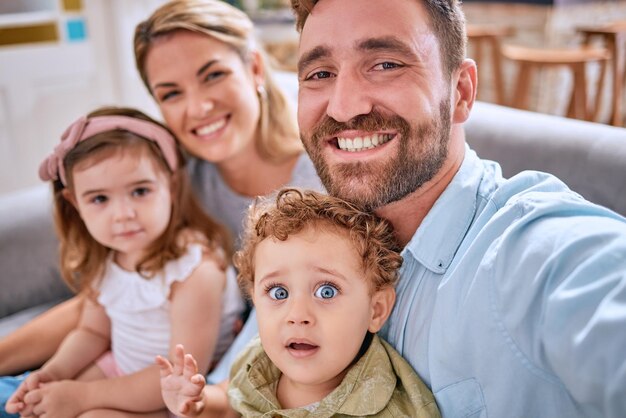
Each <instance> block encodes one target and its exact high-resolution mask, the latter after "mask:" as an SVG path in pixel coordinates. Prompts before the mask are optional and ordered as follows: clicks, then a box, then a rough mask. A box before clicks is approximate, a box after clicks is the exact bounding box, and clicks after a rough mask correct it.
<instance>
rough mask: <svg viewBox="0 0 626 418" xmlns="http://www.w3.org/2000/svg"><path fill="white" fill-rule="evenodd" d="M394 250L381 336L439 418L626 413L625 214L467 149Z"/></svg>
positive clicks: (245, 336)
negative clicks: (393, 287) (507, 175)
mask: <svg viewBox="0 0 626 418" xmlns="http://www.w3.org/2000/svg"><path fill="white" fill-rule="evenodd" d="M402 255H403V257H404V263H403V266H402V270H401V272H400V281H399V283H398V286H397V300H396V305H395V308H394V310H393V313H392V315H391V317H390V319H389V321H388V322H387V324H386V325H385V327H384V328H383V330H382V331H381V333H380V334H381V336H383V337H384V338H385V339H387V340H388V341H389V342H390V343H391V344H392V345H393V346H394V347H395V348H396V349H397V350H398V351H399V352H400V354H402V355H403V356H404V357H405V358H406V359H407V360H408V361H409V363H410V364H411V365H412V366H413V368H414V369H415V370H416V371H417V373H418V374H419V375H420V376H421V377H422V379H424V381H425V382H426V383H427V384H428V385H429V386H430V387H431V388H432V390H433V392H434V394H435V397H436V399H437V403H438V405H439V408H440V409H441V412H442V415H443V417H444V418H453V417H454V418H456V417H490V418H518V417H519V418H530V417H532V418H537V417H546V418H548V417H550V418H557V417H558V418H560V417H567V418H571V417H586V416H591V417H595V416H597V417H600V416H602V417H611V418H617V417H620V418H623V417H626V220H625V219H624V218H622V217H620V216H619V215H617V214H615V213H613V212H611V211H609V210H607V209H605V208H602V207H600V206H596V205H593V204H591V203H589V202H586V201H585V200H583V199H582V198H581V197H580V196H579V195H577V194H576V193H573V192H571V191H570V190H569V189H567V187H566V186H565V185H564V184H563V183H561V182H560V181H559V180H557V179H556V178H555V177H553V176H550V175H547V174H544V173H538V172H525V173H522V174H519V175H517V176H515V177H513V178H511V179H509V180H505V179H504V178H502V175H501V172H500V167H499V166H498V165H497V164H495V163H493V162H489V161H484V160H480V159H479V158H478V157H477V156H476V155H475V153H474V152H473V151H471V150H469V148H467V149H466V155H465V159H464V161H463V164H462V165H461V167H460V169H459V171H458V173H457V174H456V176H455V177H454V179H453V180H452V182H451V183H450V185H449V186H448V187H447V189H446V190H445V192H444V193H443V194H442V195H441V196H440V197H439V199H438V200H437V202H436V203H435V205H434V206H433V208H432V209H431V211H430V212H429V213H428V215H427V216H426V218H425V219H424V220H423V222H422V224H421V225H420V227H419V228H418V230H417V231H416V233H415V235H414V236H413V238H412V239H411V241H410V242H409V244H408V245H407V246H406V247H405V249H404V251H403V253H402ZM248 322H249V323H250V324H248V325H247V326H246V328H245V330H246V331H245V332H244V333H242V334H243V335H241V336H240V337H241V338H240V339H239V340H238V343H237V344H235V346H234V347H233V348H234V350H233V351H235V352H236V351H239V349H240V348H241V346H242V345H243V344H245V342H246V341H247V340H249V339H250V336H251V335H254V334H255V333H256V323H255V321H248ZM249 325H252V326H249ZM231 361H232V360H228V358H227V359H226V363H227V364H230V362H231ZM225 366H226V364H225V365H224V366H223V367H222V371H221V375H220V371H219V370H218V374H217V375H215V376H214V380H213V381H216V380H215V379H217V380H219V379H222V378H226V377H227V367H225Z"/></svg>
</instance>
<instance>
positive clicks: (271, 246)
mask: <svg viewBox="0 0 626 418" xmlns="http://www.w3.org/2000/svg"><path fill="white" fill-rule="evenodd" d="M393 237H394V235H393V230H392V228H391V226H390V224H389V223H388V222H386V221H384V220H382V219H380V218H378V217H377V216H376V215H374V214H372V213H367V212H364V211H362V210H361V209H359V208H358V207H356V206H354V205H352V204H350V203H347V202H345V201H343V200H341V199H338V198H335V197H331V196H327V195H323V194H320V193H316V192H313V191H301V190H298V189H284V190H282V191H281V192H279V194H278V196H277V197H276V198H275V199H271V200H270V199H267V200H265V201H264V202H261V203H259V204H257V205H255V207H253V209H252V210H251V212H250V216H249V218H248V223H247V229H246V232H245V235H244V241H243V248H242V249H241V251H239V252H237V254H236V255H235V265H236V266H237V268H238V269H239V283H240V285H241V287H242V288H243V289H244V290H245V292H246V293H247V294H248V295H249V296H250V297H251V299H252V301H253V302H254V306H255V308H256V312H257V320H258V324H259V336H260V340H259V339H256V340H253V342H252V343H251V344H250V345H248V347H247V348H246V349H245V350H244V351H243V353H242V354H241V356H240V357H239V359H238V360H237V361H235V363H234V364H233V367H232V369H231V381H230V388H229V389H228V396H229V398H230V403H231V405H232V406H233V408H234V409H235V410H236V411H238V412H239V413H240V414H242V415H243V416H244V417H309V418H316V417H319V418H322V417H331V416H332V417H357V416H358V417H364V416H372V417H374V416H375V417H391V416H393V417H414V418H418V417H419V418H436V417H439V416H440V414H439V411H438V409H437V404H436V403H435V400H434V397H433V394H432V392H431V391H430V390H429V389H428V387H427V386H426V385H425V384H424V383H423V382H422V381H421V379H420V378H419V376H417V374H416V373H415V372H414V371H413V369H412V368H411V366H410V365H409V364H408V363H407V362H406V361H405V360H404V359H403V358H402V357H401V356H400V354H398V352H397V351H395V350H394V349H393V348H392V347H391V346H390V345H389V344H387V343H386V342H384V341H383V340H381V339H380V338H379V337H378V336H376V335H375V333H376V332H378V331H379V330H380V328H381V327H382V326H383V324H384V323H385V321H386V320H387V318H388V316H389V314H390V313H391V309H392V308H393V304H394V301H395V290H394V285H395V283H396V281H397V277H398V269H399V268H400V265H401V263H402V258H401V257H400V254H399V250H400V248H399V246H398V244H397V243H395V241H394V238H393ZM158 363H159V364H160V365H161V368H162V370H163V372H162V380H161V384H162V391H163V396H164V399H165V401H166V404H167V405H168V407H169V408H170V410H171V411H175V412H176V413H177V414H183V415H184V416H186V417H196V416H203V417H209V416H214V415H215V414H212V411H211V410H210V408H207V407H206V406H207V405H212V404H213V398H215V396H216V393H215V387H214V386H206V387H205V386H204V379H203V378H202V376H201V375H197V374H196V375H194V374H193V372H194V371H195V368H196V366H195V361H194V358H193V356H192V355H190V354H187V355H185V354H184V352H183V347H181V346H178V347H177V350H176V355H175V356H174V367H172V364H171V363H169V362H168V361H167V360H165V359H162V358H158Z"/></svg>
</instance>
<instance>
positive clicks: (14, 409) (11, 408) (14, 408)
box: [4, 399, 24, 414]
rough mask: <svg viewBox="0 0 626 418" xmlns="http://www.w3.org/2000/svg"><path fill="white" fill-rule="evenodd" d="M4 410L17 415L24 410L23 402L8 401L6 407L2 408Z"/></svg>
mask: <svg viewBox="0 0 626 418" xmlns="http://www.w3.org/2000/svg"><path fill="white" fill-rule="evenodd" d="M4 409H5V410H6V411H7V412H8V413H9V414H17V413H18V412H20V411H21V410H22V409H24V402H22V401H20V400H17V399H16V400H12V399H9V400H8V401H7V403H6V405H5V406H4Z"/></svg>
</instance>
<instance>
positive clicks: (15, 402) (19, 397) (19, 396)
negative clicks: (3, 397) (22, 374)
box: [5, 369, 56, 416]
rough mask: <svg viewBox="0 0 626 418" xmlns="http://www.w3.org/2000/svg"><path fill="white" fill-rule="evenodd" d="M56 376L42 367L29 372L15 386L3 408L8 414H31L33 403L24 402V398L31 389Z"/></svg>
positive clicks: (53, 379)
mask: <svg viewBox="0 0 626 418" xmlns="http://www.w3.org/2000/svg"><path fill="white" fill-rule="evenodd" d="M55 380H56V378H55V377H54V376H52V375H51V374H50V373H48V372H46V371H45V370H43V369H39V370H36V371H34V372H32V373H31V374H29V375H28V376H27V377H26V379H24V381H23V382H22V383H21V384H20V385H19V386H18V387H17V389H16V390H15V392H14V393H13V395H11V397H10V398H9V399H8V400H7V403H6V406H5V410H6V411H7V412H8V413H10V414H17V413H19V414H20V415H22V416H29V415H32V409H33V406H34V405H33V404H26V402H25V401H24V398H25V397H26V394H27V393H28V392H30V391H32V390H35V389H38V388H39V387H40V385H41V384H42V383H48V382H53V381H55Z"/></svg>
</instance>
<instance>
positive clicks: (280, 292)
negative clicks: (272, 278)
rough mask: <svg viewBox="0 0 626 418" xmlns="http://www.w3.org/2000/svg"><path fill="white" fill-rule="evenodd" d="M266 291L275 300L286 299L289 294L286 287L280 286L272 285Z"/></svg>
mask: <svg viewBox="0 0 626 418" xmlns="http://www.w3.org/2000/svg"><path fill="white" fill-rule="evenodd" d="M267 293H268V294H269V295H270V297H271V298H272V299H276V300H283V299H287V297H288V296H289V292H288V291H287V289H285V288H284V287H282V286H274V287H272V288H271V289H270V290H269V292H267Z"/></svg>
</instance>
